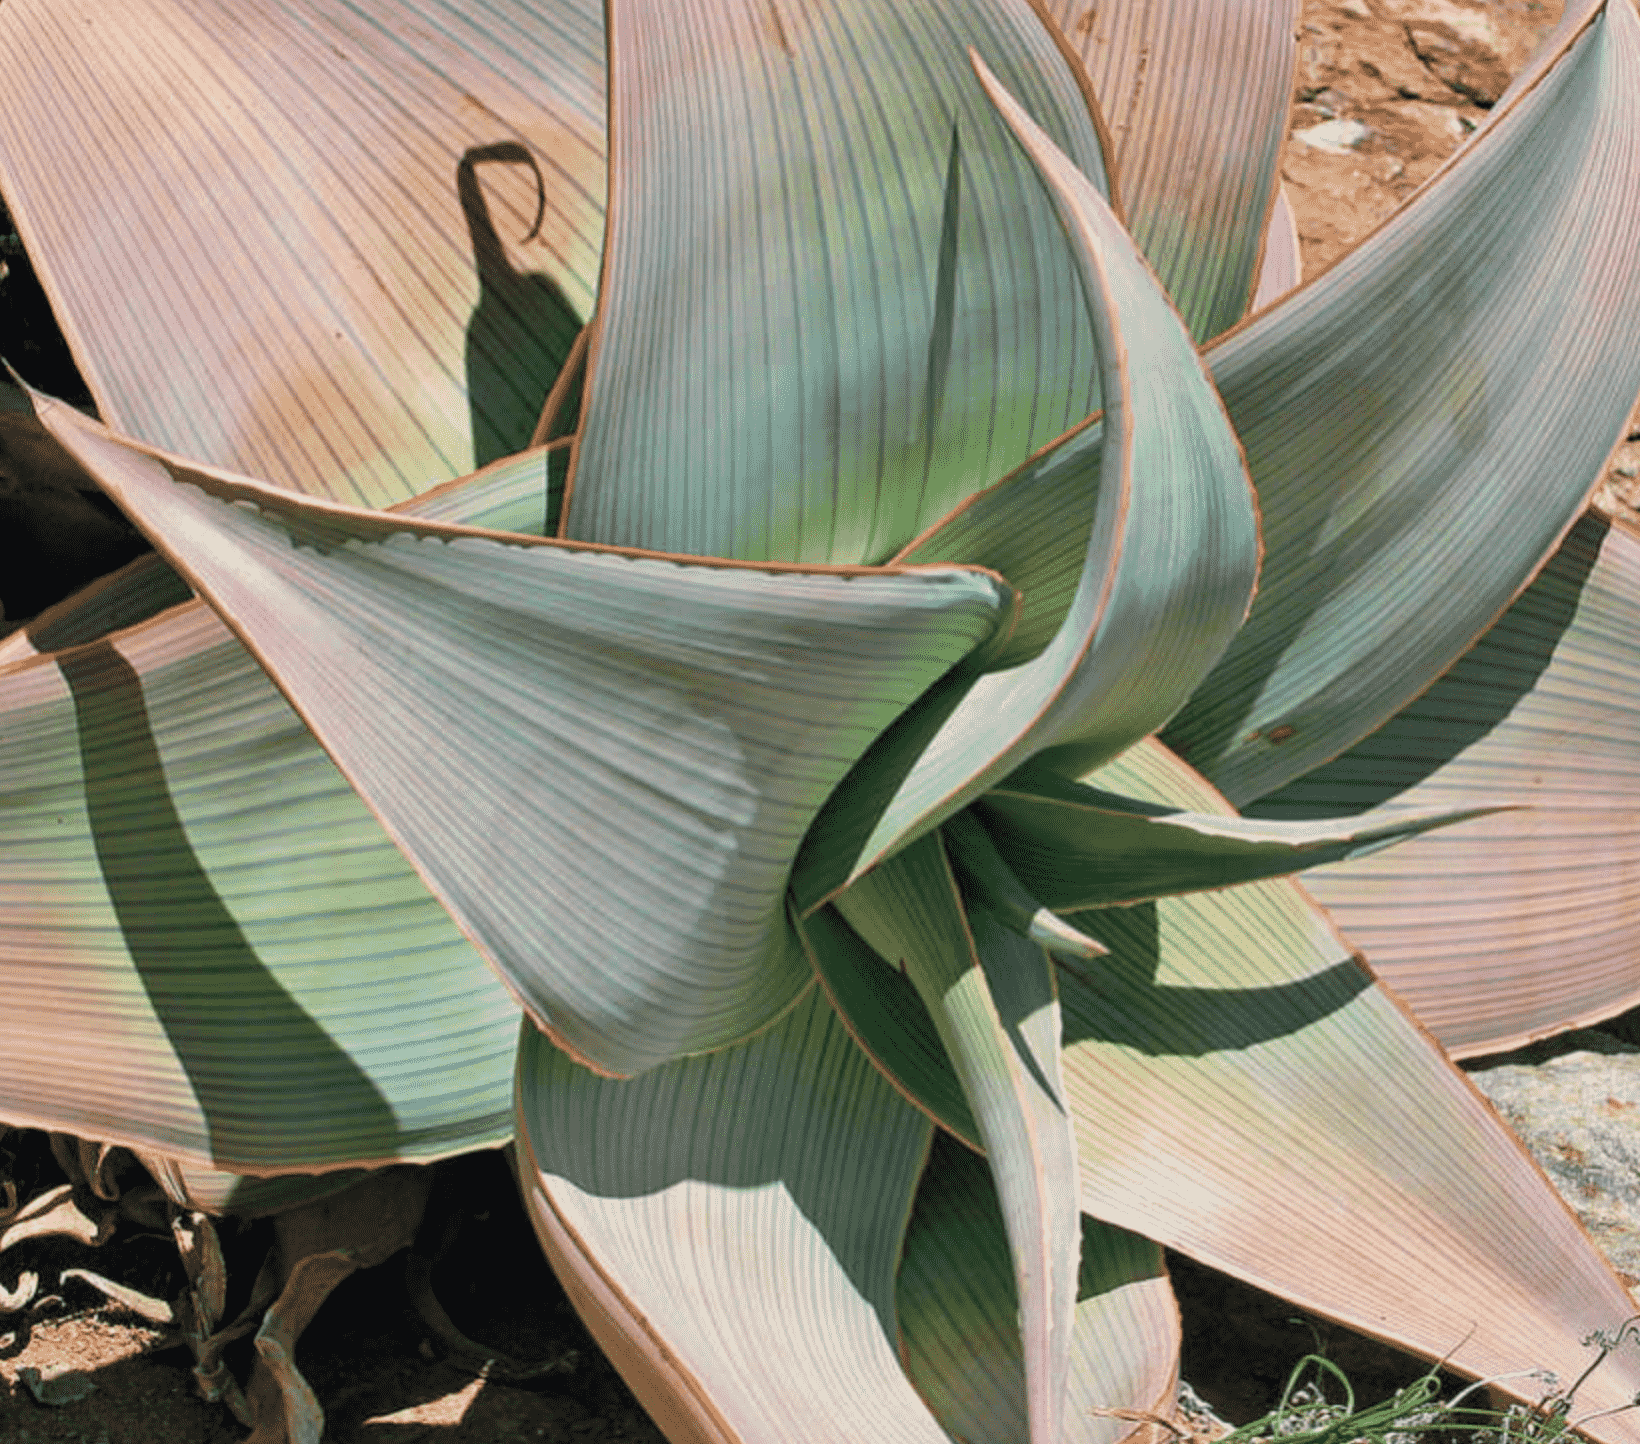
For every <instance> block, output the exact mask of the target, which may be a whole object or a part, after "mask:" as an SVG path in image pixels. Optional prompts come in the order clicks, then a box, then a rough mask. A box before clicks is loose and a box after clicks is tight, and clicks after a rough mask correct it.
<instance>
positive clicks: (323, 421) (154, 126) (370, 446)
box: [0, 0, 605, 506]
mask: <svg viewBox="0 0 1640 1444" xmlns="http://www.w3.org/2000/svg"><path fill="white" fill-rule="evenodd" d="M0 54H4V55H5V57H6V86H5V92H4V94H3V95H0V189H3V190H4V192H5V196H6V203H7V206H8V208H9V209H10V212H11V214H12V216H13V217H14V218H15V220H16V222H17V225H18V228H19V230H20V231H21V233H22V236H23V239H24V241H25V243H26V244H27V245H28V248H29V253H30V256H31V258H32V260H33V263H34V265H35V266H36V268H37V269H38V272H39V274H40V277H41V279H42V281H43V283H44V285H45V287H46V291H47V294H48V295H49V296H50V298H51V302H52V307H53V310H54V311H55V313H56V315H57V316H58V318H59V319H60V321H61V322H62V325H63V330H64V332H65V334H66V335H67V337H68V340H69V344H70V346H71V348H72V350H73V352H74V356H75V359H76V361H77V362H78V364H79V366H80V369H81V371H82V373H83V374H84V376H85V378H86V382H87V384H88V385H89V386H90V388H91V391H92V394H93V396H94V397H95V398H96V401H97V405H98V407H99V409H100V411H101V413H102V416H103V418H104V419H105V420H106V421H108V422H109V424H110V425H112V426H114V427H116V428H117V429H119V430H121V431H124V432H126V433H128V434H130V435H133V436H137V437H140V438H142V439H143V440H145V441H148V442H151V443H153V444H154V445H157V446H162V447H166V448H169V449H172V450H175V451H180V452H184V453H186V454H188V455H190V456H196V457H199V458H201V459H202V460H205V461H207V462H210V463H213V464H216V465H221V466H227V467H231V468H233V469H235V470H240V471H248V472H251V473H254V474H255V475H257V476H262V477H266V478H268V479H269V480H270V481H273V482H275V483H276V484H278V485H281V486H288V487H294V488H297V489H299V490H302V491H307V492H312V493H315V494H318V495H322V496H330V497H335V498H339V499H342V500H346V501H357V502H362V503H365V504H367V505H372V506H385V505H387V504H389V503H391V502H394V501H398V500H401V499H403V498H405V497H409V496H414V495H415V494H417V493H418V492H421V491H423V490H425V489H426V488H427V487H429V486H431V485H434V484H435V483H437V482H441V481H445V480H447V479H449V478H450V477H454V476H460V475H463V474H465V473H467V472H470V471H472V470H473V469H474V468H475V467H476V466H480V465H483V464H484V463H486V462H489V461H492V460H494V459H496V458H498V457H500V456H502V455H505V454H507V453H509V452H513V451H517V450H519V449H520V448H522V447H523V446H525V445H526V444H527V443H528V441H529V440H530V437H531V433H532V430H533V428H534V425H535V422H536V418H537V414H538V413H539V412H540V410H541V404H542V401H543V399H544V398H545V396H546V394H547V390H548V388H549V387H550V386H551V384H552V381H553V378H554V376H555V375H556V374H557V372H558V369H559V367H560V366H561V364H562V363H563V361H564V359H565V356H566V355H567V353H568V352H569V349H570V346H571V344H572V342H573V341H574V338H575V335H576V332H577V330H578V329H579V328H580V326H581V324H582V323H583V322H584V321H586V320H587V319H588V318H589V317H590V315H591V313H592V307H593V300H594V294H595V287H596V284H597V277H598V265H599V258H600V252H601V247H602V237H603V208H604V188H605V186H604V145H603V127H604V37H603V19H602V6H601V5H598V4H590V3H581V0H567V3H557V0H555V3H551V4H546V3H539V0H495V3H491V4H486V5H485V6H483V7H482V8H480V9H475V7H473V6H471V5H466V4H461V3H456V0H408V3H406V0H360V3H353V0H350V3H346V4H343V3H338V0H319V3H302V4H294V3H286V0H277V3H273V4H266V5H256V6H254V7H231V8H224V7H220V6H197V5H189V4H184V3H181V0H133V3H119V4H113V3H107V0H94V3H92V4H91V5H90V6H81V7H80V8H78V9H76V10H74V11H72V12H70V11H66V10H64V9H62V7H61V6H57V5H53V4H50V3H45V0H7V3H6V5H5V6H4V9H3V11H0Z"/></svg>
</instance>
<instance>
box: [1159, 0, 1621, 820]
mask: <svg viewBox="0 0 1640 1444" xmlns="http://www.w3.org/2000/svg"><path fill="white" fill-rule="evenodd" d="M1637 234H1640V17H1637V16H1636V14H1635V11H1634V8H1633V6H1632V5H1629V4H1616V5H1610V6H1607V7H1605V8H1603V9H1602V10H1601V11H1600V12H1599V14H1598V15H1596V16H1595V17H1594V18H1592V19H1591V20H1589V22H1588V24H1587V25H1586V27H1584V28H1583V29H1582V30H1581V32H1580V33H1579V34H1578V35H1577V36H1576V37H1575V38H1574V39H1572V40H1571V41H1570V43H1569V46H1568V47H1567V48H1566V49H1564V51H1563V52H1561V53H1559V55H1558V58H1556V56H1554V55H1551V56H1549V57H1546V58H1545V59H1544V61H1543V62H1542V63H1541V64H1540V66H1539V68H1538V70H1537V71H1536V72H1535V73H1534V77H1533V84H1532V86H1531V88H1530V89H1525V90H1521V91H1520V92H1519V93H1518V95H1517V98H1516V100H1515V101H1514V102H1513V103H1512V106H1511V107H1510V108H1509V109H1508V110H1507V111H1506V112H1504V113H1499V111H1498V110H1496V109H1495V110H1494V112H1493V118H1492V119H1491V120H1490V121H1489V122H1488V124H1487V127H1486V128H1485V130H1484V131H1483V132H1482V133H1481V134H1479V135H1477V136H1476V137H1475V139H1474V140H1473V141H1472V142H1471V143H1470V145H1469V146H1468V147H1467V148H1466V149H1465V150H1464V152H1463V153H1462V154H1461V156H1460V157H1459V158H1458V159H1457V160H1456V161H1455V162H1453V163H1452V164H1450V165H1449V166H1448V168H1447V169H1446V170H1445V171H1444V172H1443V173H1442V174H1441V175H1440V176H1439V177H1438V178H1437V179H1436V180H1435V181H1434V182H1432V183H1431V184H1430V185H1429V186H1428V187H1427V188H1426V189H1425V190H1424V191H1423V192H1421V193H1420V195H1419V196H1417V197H1416V198H1415V199H1414V200H1413V201H1412V202H1411V203H1410V204H1409V205H1407V206H1406V207H1405V208H1404V209H1403V210H1401V211H1400V212H1399V213H1398V214H1397V215H1396V216H1395V217H1393V218H1392V219H1391V220H1390V221H1388V222H1387V223H1386V224H1385V225H1384V226H1383V227H1382V228H1381V229H1380V230H1378V231H1377V232H1376V233H1375V234H1374V235H1373V236H1372V237H1371V239H1369V240H1368V241H1366V242H1365V243H1363V244H1362V245H1361V246H1360V247H1359V248H1358V249H1357V250H1355V251H1353V252H1351V253H1350V254H1349V255H1347V256H1346V257H1344V258H1343V259H1342V260H1341V261H1340V262H1339V263H1338V264H1337V265H1335V266H1334V267H1333V268H1332V269H1331V270H1329V271H1327V272H1326V273H1325V274H1323V275H1322V276H1320V277H1319V278H1317V279H1316V280H1314V281H1312V282H1310V283H1309V284H1308V285H1306V286H1303V287H1302V288H1300V289H1299V290H1297V291H1295V292H1293V293H1292V294H1291V295H1290V296H1288V297H1287V299H1286V300H1284V301H1282V302H1281V303H1280V304H1279V305H1276V306H1273V307H1271V308H1270V309H1269V310H1268V311H1265V312H1263V313H1261V314H1260V315H1259V316H1258V317H1256V318H1255V319H1254V320H1252V321H1250V322H1249V323H1248V324H1247V325H1246V326H1245V327H1244V328H1242V329H1240V330H1238V331H1236V332H1235V333H1234V334H1233V335H1231V336H1229V337H1227V338H1225V339H1224V340H1223V341H1222V342H1220V343H1217V344H1216V345H1214V346H1213V347H1212V348H1211V349H1210V352H1209V360H1210V362H1211V365H1212V369H1213V377H1214V380H1215V381H1216V382H1217V384H1218V387H1219V390H1220V392H1221V393H1222V395H1223V396H1224V400H1225V405H1226V406H1227V407H1228V408H1229V411H1230V415H1231V418H1232V420H1233V421H1234V422H1235V425H1236V430H1237V433H1238V435H1239V436H1240V437H1241V440H1242V444H1243V445H1244V446H1245V447H1246V449H1247V457H1248V465H1249V468H1250V469H1251V471H1252V474H1253V480H1254V483H1255V485H1256V486H1257V487H1258V492H1259V504H1260V507H1261V509H1262V512H1263V518H1264V545H1265V563H1264V570H1263V574H1262V576H1261V578H1260V584H1259V593H1258V597H1257V599H1256V600H1255V602H1254V605H1253V611H1252V614H1251V616H1250V617H1249V619H1248V622H1247V625H1246V627H1244V628H1243V629H1242V631H1241V633H1240V635H1239V636H1238V637H1237V638H1236V640H1235V641H1234V642H1233V643H1232V644H1231V646H1230V648H1229V649H1228V650H1227V651H1226V653H1225V654H1224V658H1223V660H1222V661H1221V662H1220V663H1219V664H1218V666H1217V667H1216V668H1215V670H1214V671H1213V673H1212V675H1211V676H1210V677H1209V678H1208V679H1207V680H1206V682H1205V683H1203V685H1202V687H1201V689H1200V690H1199V691H1198V692H1197V693H1196V695H1195V696H1194V697H1192V698H1191V699H1190V702H1189V704H1188V706H1186V708H1185V709H1184V711H1183V712H1181V713H1180V715H1179V716H1178V717H1177V718H1175V719H1174V720H1173V722H1172V723H1171V724H1170V725H1169V727H1168V729H1167V731H1166V733H1165V734H1164V735H1165V736H1166V739H1167V740H1168V742H1169V743H1170V745H1172V746H1173V747H1174V748H1175V749H1176V750H1177V751H1178V752H1180V753H1181V754H1182V755H1183V756H1184V757H1186V758H1187V759H1188V760H1189V761H1190V762H1191V763H1192V764H1193V765H1194V766H1196V767H1197V768H1199V769H1200V770H1201V771H1202V772H1204V773H1205V774H1206V775H1207V776H1209V777H1210V778H1212V779H1213V780H1214V781H1215V782H1216V783H1217V784H1218V785H1219V786H1220V787H1221V788H1222V789H1223V790H1224V792H1225V794H1226V795H1227V796H1228V797H1229V798H1230V799H1231V800H1232V801H1234V802H1236V803H1237V804H1238V805H1239V804H1241V803H1245V802H1249V801H1251V800H1252V799H1254V798H1257V797H1260V796H1263V795H1264V794H1266V793H1268V792H1271V791H1273V790H1275V789H1276V788H1278V787H1280V786H1282V785H1283V784H1284V783H1286V782H1289V781H1291V780H1293V779H1294V778H1295V777H1300V776H1302V775H1303V774H1304V773H1306V772H1308V771H1310V770H1311V769H1312V768H1314V767H1316V766H1317V765H1319V764H1320V763H1322V762H1325V761H1327V760H1328V759H1329V758H1331V757H1334V756H1336V755H1337V754H1338V753H1339V752H1341V751H1343V750H1344V749H1345V748H1347V747H1349V746H1351V745H1353V744H1354V743H1356V742H1358V741H1359V740H1360V739H1361V738H1362V737H1363V736H1365V735H1366V733H1367V732H1369V731H1371V730H1372V729H1373V728H1374V727H1376V726H1378V725H1379V724H1380V723H1382V722H1384V721H1386V720H1387V719H1388V718H1389V717H1391V716H1393V715H1394V714H1395V713H1396V712H1397V711H1398V710H1400V708H1401V707H1403V706H1405V705H1406V703H1407V702H1409V701H1410V700H1411V699H1412V698H1413V697H1415V696H1417V695H1418V694H1419V693H1420V692H1422V691H1423V690H1424V689H1425V688H1426V687H1428V686H1429V684H1430V683H1432V682H1433V681H1434V680H1435V679H1436V678H1437V677H1438V676H1440V674H1441V673H1442V672H1444V671H1445V670H1446V668H1448V667H1449V666H1450V665H1451V664H1452V663H1453V662H1454V661H1455V660H1456V659H1457V658H1458V657H1459V656H1460V655H1461V654H1462V653H1463V651H1464V650H1465V649H1466V648H1467V647H1468V646H1469V645H1470V644H1471V643H1472V642H1473V641H1474V639H1475V638H1476V637H1477V636H1479V635H1480V633H1481V632H1483V631H1484V630H1485V629H1486V628H1487V627H1488V626H1490V625H1491V624H1492V623H1493V622H1494V621H1495V620H1496V619H1497V617H1498V616H1499V615H1500V614H1501V613H1502V611H1503V609H1504V608H1505V607H1507V606H1508V605H1509V603H1510V601H1511V600H1513V598H1514V596H1515V595H1516V593H1518V592H1519V590H1520V589H1521V588H1522V587H1523V586H1524V585H1525V584H1526V583H1527V582H1528V581H1529V580H1530V578H1531V576H1532V575H1533V573H1534V572H1535V571H1536V569H1537V568H1538V567H1539V566H1540V565H1541V564H1542V562H1543V561H1544V560H1545V559H1546V558H1547V556H1548V555H1549V553H1550V552H1552V551H1553V550H1554V547H1555V546H1556V544H1557V543H1558V542H1559V540H1560V538H1561V536H1562V535H1563V534H1564V532H1565V530H1566V529H1567V528H1568V527H1569V526H1570V525H1571V523H1572V521H1573V520H1574V519H1575V518H1576V516H1577V515H1578V513H1579V512H1580V511H1581V509H1582V506H1583V502H1584V499H1585V498H1586V496H1587V495H1588V492H1589V490H1590V489H1591V488H1592V487H1593V485H1594V483H1595V482H1596V480H1598V477H1599V473H1600V470H1601V467H1602V466H1603V464H1604V462H1605V459H1606V455H1607V453H1608V451H1609V450H1610V448H1611V446H1612V444H1613V442H1614V441H1615V440H1616V438H1617V435H1618V431H1619V428H1620V427H1621V426H1622V425H1623V424H1624V421H1625V420H1626V418H1627V415H1628V412H1629V409H1630V407H1632V405H1633V404H1634V397H1635V393H1636V391H1640V350H1637V349H1636V348H1635V347H1634V346H1633V344H1632V338H1633V336H1635V335H1636V334H1640V270H1637V269H1636V267H1635V266H1634V265H1633V264H1632V262H1633V254H1634V237H1635V235H1637Z"/></svg>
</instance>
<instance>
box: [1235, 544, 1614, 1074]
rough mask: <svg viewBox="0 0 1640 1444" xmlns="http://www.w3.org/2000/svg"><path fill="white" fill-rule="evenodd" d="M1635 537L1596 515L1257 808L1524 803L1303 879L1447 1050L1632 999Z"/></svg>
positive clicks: (1466, 1050)
mask: <svg viewBox="0 0 1640 1444" xmlns="http://www.w3.org/2000/svg"><path fill="white" fill-rule="evenodd" d="M1636 637H1640V537H1637V535H1636V532H1635V530H1634V529H1633V528H1632V527H1631V526H1630V525H1629V524H1627V523H1624V522H1619V523H1616V524H1611V523H1608V522H1606V521H1605V520H1603V519H1602V518H1600V517H1599V516H1597V515H1595V514H1590V515H1587V516H1585V517H1584V519H1583V520H1582V521H1581V522H1579V524H1578V525H1577V526H1576V527H1574V528H1573V529H1572V532H1571V534H1570V535H1569V536H1568V537H1567V538H1566V540H1565V542H1563V543H1562V544H1561V547H1560V550H1559V551H1558V552H1557V553H1556V554H1555V556H1554V558H1553V559H1552V560H1551V561H1550V563H1549V565H1548V566H1546V567H1545V568H1544V569H1543V571H1542V572H1540V573H1539V574H1538V577H1537V579H1536V580H1535V581H1534V582H1533V583H1532V585H1531V586H1530V587H1529V588H1527V590H1526V591H1525V592H1524V593H1523V594H1522V595H1521V597H1520V599H1519V600H1518V601H1516V602H1515V604H1514V605H1513V606H1512V607H1510V609H1509V610H1508V611H1507V612H1505V613H1504V615H1503V616H1502V617H1501V618H1500V619H1499V620H1498V622H1497V624H1496V625H1495V626H1493V627H1492V628H1491V630H1490V631H1488V632H1487V634H1486V635H1485V636H1484V637H1482V638H1481V639H1480V641H1479V642H1477V643H1476V644H1475V646H1474V647H1473V648H1471V649H1470V650H1469V651H1468V652H1467V653H1465V654H1464V656H1463V657H1462V658H1460V659H1459V660H1458V662H1457V663H1456V664H1455V665H1454V666H1453V667H1452V668H1451V669H1450V670H1449V671H1448V672H1447V673H1446V674H1445V675H1444V676H1443V677H1442V678H1441V679H1440V681H1438V682H1437V683H1436V684H1435V685H1434V686H1433V687H1431V688H1430V689H1429V691H1427V692H1425V693H1424V694H1423V696H1421V697H1419V698H1418V699H1417V700H1416V701H1415V702H1413V703H1411V704H1410V705H1409V706H1407V707H1405V708H1403V709H1402V710H1401V711H1400V712H1399V713H1397V714H1396V715H1395V716H1394V717H1392V718H1391V719H1390V720H1389V721H1388V722H1386V723H1385V724H1384V725H1383V726H1382V727H1380V728H1379V729H1378V730H1377V731H1376V732H1374V733H1373V734H1372V735H1371V736H1370V737H1367V738H1365V739H1364V740H1362V741H1361V742H1359V743H1357V744H1356V745H1355V746H1354V747H1353V748H1351V749H1350V750H1349V751H1348V752H1346V753H1345V754H1344V755H1343V756H1342V757H1339V758H1336V759H1335V760H1334V761H1332V762H1329V763H1327V764H1326V765H1325V766H1323V767H1319V768H1317V769H1316V770H1315V771H1314V772H1312V773H1310V774H1309V775H1308V776H1306V777H1302V778H1300V779H1298V780H1297V781H1295V782H1291V783H1289V784H1288V785H1287V786H1286V787H1284V788H1282V789H1281V790H1280V791H1279V792H1275V793H1272V794H1271V795H1270V796H1269V797H1267V798H1264V799H1262V800H1261V801H1260V802H1258V803H1257V804H1255V806H1254V809H1253V810H1254V811H1255V812H1256V813H1257V814H1258V815H1260V816H1263V817H1271V818H1336V819H1339V820H1341V821H1348V820H1350V819H1351V818H1352V817H1353V816H1354V815H1355V814H1358V813H1361V812H1363V811H1364V810H1366V809H1371V810H1372V815H1374V816H1378V815H1381V814H1383V813H1386V812H1388V813H1391V814H1394V813H1397V812H1401V811H1404V810H1409V809H1415V808H1424V807H1465V806H1473V805H1476V804H1478V803H1484V802H1491V801H1504V800H1507V801H1511V802H1514V803H1518V804H1522V806H1521V807H1520V809H1519V810H1518V811H1511V812H1504V813H1498V814H1497V815H1495V816H1492V817H1488V818H1485V819H1482V820H1481V821H1479V822H1473V823H1470V824H1468V825H1467V826H1465V827H1462V828H1459V829H1457V830H1455V831H1454V832H1452V833H1451V834H1450V835H1437V836H1431V837H1427V838H1421V839H1419V840H1418V841H1417V842H1415V843H1413V844H1411V845H1409V846H1408V847H1406V848H1404V849H1398V850H1397V851H1396V852H1395V853H1394V854H1393V856H1391V855H1387V854H1386V855H1385V856H1382V857H1372V858H1362V859H1360V860H1358V861H1353V862H1350V863H1347V864H1342V865H1339V866H1335V867H1326V868H1322V869H1320V870H1318V871H1316V872H1313V873H1310V874H1307V875H1306V876H1305V878H1304V883H1305V886H1306V887H1307V888H1308V889H1309V891H1310V892H1312V893H1313V894H1314V895H1315V896H1316V897H1317V898H1318V899H1319V900H1320V901H1321V902H1322V903H1324V904H1325V905H1326V906H1327V908H1328V909H1329V910H1330V911H1331V912H1332V914H1333V916H1334V917H1336V918H1337V919H1338V921H1339V923H1340V925H1341V926H1343V927H1344V928H1346V929H1347V930H1348V932H1349V935H1350V937H1351V938H1353V939H1354V940H1355V941H1356V942H1358V943H1359V944H1360V945H1361V946H1362V947H1363V948H1364V949H1365V950H1366V952H1367V956H1368V957H1369V958H1371V960H1372V964H1373V967H1374V969H1375V970H1376V971H1377V972H1378V974H1379V975H1380V976H1381V977H1382V978H1383V979H1384V980H1385V981H1386V982H1387V983H1389V984H1390V985H1391V986H1392V987H1393V988H1394V989H1395V991H1396V993H1397V994H1398V995H1399V996H1400V997H1401V998H1403V999H1404V1000H1405V1001H1406V1002H1407V1004H1408V1005H1409V1006H1410V1007H1411V1008H1412V1009H1413V1011H1414V1012H1415V1013H1416V1014H1417V1015H1418V1020H1419V1021H1420V1022H1421V1023H1423V1024H1424V1026H1425V1027H1427V1028H1428V1029H1429V1030H1430V1031H1431V1032H1433V1033H1434V1034H1435V1036H1436V1037H1437V1038H1439V1039H1440V1040H1441V1042H1442V1044H1443V1045H1444V1046H1445V1047H1446V1048H1447V1050H1448V1051H1449V1052H1452V1053H1455V1054H1458V1055H1460V1056H1462V1055H1466V1054H1474V1053H1484V1052H1490V1051H1493V1050H1495V1049H1501V1048H1508V1047H1513V1046H1515V1045H1517V1044H1519V1043H1524V1042H1526V1041H1528V1040H1530V1039H1532V1038H1536V1037H1541V1036H1543V1035H1544V1034H1546V1033H1550V1032H1555V1031H1558V1030H1560V1029H1562V1028H1566V1027H1569V1026H1572V1025H1574V1024H1578V1023H1588V1022H1593V1021H1595V1020H1597V1019H1600V1018H1603V1017H1609V1016H1610V1015H1611V1014H1613V1013H1616V1012H1620V1011H1622V1010H1623V1009H1626V1008H1630V1007H1633V1006H1634V1005H1635V1004H1636V1003H1637V1002H1640V977H1637V975H1636V969H1635V961H1636V957H1637V952H1636V942H1635V917H1636V914H1637V910H1640V878H1637V877H1636V875H1635V872H1634V869H1633V867H1632V866H1630V864H1629V862H1628V860H1627V858H1626V857H1624V856H1623V855H1622V854H1623V853H1624V852H1625V850H1626V849H1628V848H1630V847H1632V845H1633V839H1634V838H1635V837H1636V836H1640V782H1637V780H1636V772H1637V762H1640V661H1637V659H1636V655H1635V646H1634V642H1635V638H1636Z"/></svg>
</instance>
